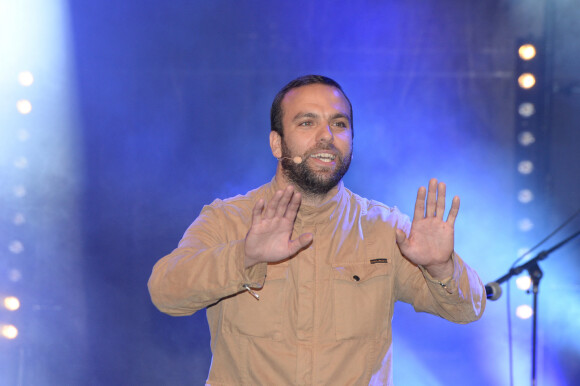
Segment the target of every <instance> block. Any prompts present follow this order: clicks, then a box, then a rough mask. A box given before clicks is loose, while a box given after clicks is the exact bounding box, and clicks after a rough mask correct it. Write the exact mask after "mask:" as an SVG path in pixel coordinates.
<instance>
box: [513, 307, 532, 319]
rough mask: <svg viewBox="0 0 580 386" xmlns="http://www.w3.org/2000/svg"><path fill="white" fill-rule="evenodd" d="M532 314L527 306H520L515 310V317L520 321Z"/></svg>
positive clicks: (530, 308)
mask: <svg viewBox="0 0 580 386" xmlns="http://www.w3.org/2000/svg"><path fill="white" fill-rule="evenodd" d="M533 314H534V310H532V307H530V306H528V305H527V304H522V305H521V306H518V307H517V308H516V316H517V317H518V318H520V319H529V318H531V317H532V315H533Z"/></svg>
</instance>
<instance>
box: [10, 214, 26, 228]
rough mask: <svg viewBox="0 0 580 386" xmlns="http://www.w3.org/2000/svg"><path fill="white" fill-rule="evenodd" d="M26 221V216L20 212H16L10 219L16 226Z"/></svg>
mask: <svg viewBox="0 0 580 386" xmlns="http://www.w3.org/2000/svg"><path fill="white" fill-rule="evenodd" d="M25 222H26V218H25V217H24V215H23V214H22V213H16V214H15V215H14V218H13V219H12V223H13V224H14V225H16V226H18V225H22V224H24V223H25Z"/></svg>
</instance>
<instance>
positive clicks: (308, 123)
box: [299, 121, 312, 126]
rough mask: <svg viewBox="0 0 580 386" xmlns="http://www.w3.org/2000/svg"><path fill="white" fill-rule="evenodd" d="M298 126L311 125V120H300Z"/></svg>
mask: <svg viewBox="0 0 580 386" xmlns="http://www.w3.org/2000/svg"><path fill="white" fill-rule="evenodd" d="M299 126H312V122H311V121H306V122H301V123H300V124H299Z"/></svg>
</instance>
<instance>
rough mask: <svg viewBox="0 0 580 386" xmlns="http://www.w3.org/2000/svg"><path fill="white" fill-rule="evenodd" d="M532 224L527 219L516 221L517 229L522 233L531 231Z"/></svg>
mask: <svg viewBox="0 0 580 386" xmlns="http://www.w3.org/2000/svg"><path fill="white" fill-rule="evenodd" d="M533 227H534V223H533V222H532V220H530V219H529V218H523V219H521V220H520V221H518V229H519V230H520V231H522V232H528V231H530V230H532V228H533Z"/></svg>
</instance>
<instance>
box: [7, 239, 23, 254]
mask: <svg viewBox="0 0 580 386" xmlns="http://www.w3.org/2000/svg"><path fill="white" fill-rule="evenodd" d="M8 250H9V251H10V252H12V253H13V254H15V255H18V254H20V253H22V252H23V251H24V245H23V244H22V243H21V242H20V241H18V240H12V241H11V242H10V244H9V245H8Z"/></svg>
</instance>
